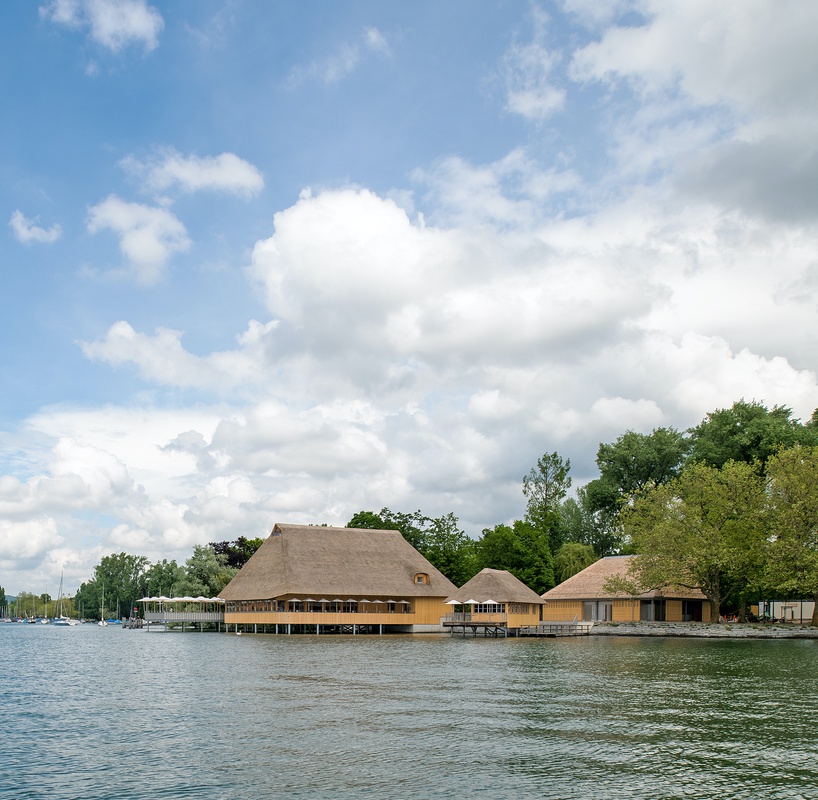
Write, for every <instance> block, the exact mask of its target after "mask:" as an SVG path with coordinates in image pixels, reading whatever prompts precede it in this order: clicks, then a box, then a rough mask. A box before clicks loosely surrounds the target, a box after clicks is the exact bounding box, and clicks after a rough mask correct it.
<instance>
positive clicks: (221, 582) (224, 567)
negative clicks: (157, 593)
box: [176, 544, 238, 597]
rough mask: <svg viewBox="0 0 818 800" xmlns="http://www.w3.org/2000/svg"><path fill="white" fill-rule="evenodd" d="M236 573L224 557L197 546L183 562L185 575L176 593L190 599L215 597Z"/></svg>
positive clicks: (208, 547)
mask: <svg viewBox="0 0 818 800" xmlns="http://www.w3.org/2000/svg"><path fill="white" fill-rule="evenodd" d="M237 572H238V570H237V569H236V568H235V567H230V566H228V564H227V558H226V557H225V556H223V555H217V554H216V552H215V551H214V550H213V548H212V547H210V546H206V545H198V544H197V545H195V546H194V548H193V555H191V556H190V558H188V560H187V561H186V562H185V575H184V578H183V579H182V581H181V583H180V584H179V586H177V587H176V591H177V592H178V593H179V594H180V595H191V596H192V597H198V596H199V595H203V596H204V597H215V596H216V595H217V594H218V593H219V592H220V591H221V590H222V589H224V587H225V586H227V584H228V583H230V581H231V580H232V579H233V576H234V575H235V574H236V573H237Z"/></svg>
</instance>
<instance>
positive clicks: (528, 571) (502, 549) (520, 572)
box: [476, 520, 554, 594]
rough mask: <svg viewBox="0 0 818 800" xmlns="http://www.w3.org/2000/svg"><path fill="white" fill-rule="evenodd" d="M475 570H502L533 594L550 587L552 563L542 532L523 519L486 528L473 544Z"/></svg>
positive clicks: (544, 535)
mask: <svg viewBox="0 0 818 800" xmlns="http://www.w3.org/2000/svg"><path fill="white" fill-rule="evenodd" d="M476 549H477V565H476V566H477V569H478V570H481V569H485V568H486V567H488V568H490V569H505V570H508V571H509V572H510V573H511V574H512V575H514V576H515V577H517V578H519V579H520V580H521V581H522V582H523V583H525V584H526V585H527V586H529V587H530V588H532V589H533V590H534V591H535V592H537V594H542V593H543V592H547V591H548V590H549V589H551V588H553V586H554V562H553V558H552V556H551V549H550V547H549V544H548V535H547V533H546V532H545V531H542V530H540V529H538V528H535V527H534V526H533V525H531V524H529V523H528V522H526V521H523V520H515V521H514V522H513V523H512V524H511V525H495V526H494V527H493V528H486V529H485V530H484V531H483V535H482V537H481V538H480V539H479V540H478V542H477V547H476Z"/></svg>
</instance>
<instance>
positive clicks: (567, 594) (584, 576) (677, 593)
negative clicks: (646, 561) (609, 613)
mask: <svg viewBox="0 0 818 800" xmlns="http://www.w3.org/2000/svg"><path fill="white" fill-rule="evenodd" d="M634 558H639V556H607V557H605V558H600V559H599V561H595V562H594V563H593V564H591V565H590V566H589V567H585V569H584V570H582V572H578V573H577V574H576V575H574V576H572V577H570V578H568V580H566V581H563V582H562V583H560V584H559V585H558V586H555V587H554V588H553V589H550V590H549V591H547V592H546V593H545V594H544V595H543V596H542V597H543V600H545V601H549V600H612V599H614V598H629V597H633V595H629V594H627V593H626V592H617V593H615V594H610V593H608V592H606V591H605V582H606V581H607V580H608V579H609V578H614V577H616V578H629V577H630V576H629V575H628V568H629V567H630V565H631V563H632V559H634ZM636 596H637V597H639V598H644V599H650V598H652V597H666V598H671V599H681V598H684V599H687V600H704V599H705V596H704V595H703V594H702V593H701V592H700V591H699V590H698V589H683V588H679V587H670V586H668V587H665V588H663V589H661V590H657V589H652V590H650V591H647V592H643V593H642V594H639V595H636Z"/></svg>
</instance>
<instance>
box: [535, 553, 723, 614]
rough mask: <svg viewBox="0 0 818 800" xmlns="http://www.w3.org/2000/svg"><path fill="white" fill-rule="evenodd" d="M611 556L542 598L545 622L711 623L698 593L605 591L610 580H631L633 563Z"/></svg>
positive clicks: (706, 604)
mask: <svg viewBox="0 0 818 800" xmlns="http://www.w3.org/2000/svg"><path fill="white" fill-rule="evenodd" d="M638 557H639V556H608V557H607V558H601V559H599V561H595V562H594V563H593V564H591V565H590V566H589V567H586V568H585V569H584V570H582V572H578V573H577V574H576V575H574V576H573V577H571V578H568V580H567V581H563V583H561V584H559V585H558V586H555V587H554V588H553V589H551V590H550V591H548V592H546V593H545V594H543V595H542V599H543V600H544V601H545V606H544V607H543V620H548V621H559V622H561V621H568V620H574V619H576V620H583V621H586V622H639V621H657V622H708V621H709V620H710V604H709V603H708V602H707V598H705V596H704V595H703V594H702V593H701V591H699V590H698V589H682V588H672V587H668V588H664V589H662V590H653V591H648V592H644V593H643V594H640V595H637V596H635V597H634V596H632V595H628V594H625V593H617V594H611V593H610V592H607V591H606V590H605V584H606V582H607V581H608V580H609V579H610V578H614V577H620V578H628V577H629V576H628V568H629V566H630V564H631V560H632V559H634V558H638Z"/></svg>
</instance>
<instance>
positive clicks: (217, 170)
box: [121, 148, 264, 197]
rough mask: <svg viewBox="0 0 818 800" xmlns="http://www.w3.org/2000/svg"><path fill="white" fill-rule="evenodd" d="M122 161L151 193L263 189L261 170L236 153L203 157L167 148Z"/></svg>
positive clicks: (254, 191)
mask: <svg viewBox="0 0 818 800" xmlns="http://www.w3.org/2000/svg"><path fill="white" fill-rule="evenodd" d="M121 164H122V166H123V168H124V169H125V170H126V171H127V172H128V173H130V174H131V175H132V176H133V177H134V178H135V179H137V180H138V181H139V182H140V184H141V185H142V186H143V187H144V188H145V189H146V190H147V191H151V192H166V191H169V190H173V189H177V190H178V191H181V192H185V193H192V192H200V191H213V192H227V193H229V194H237V195H242V196H245V197H254V196H255V195H257V194H258V193H259V192H260V191H261V190H262V189H263V188H264V178H263V177H262V174H261V172H259V170H258V169H257V168H256V167H254V166H253V165H252V164H250V163H249V162H248V161H245V160H244V159H242V158H239V157H238V156H237V155H235V154H233V153H221V154H220V155H218V156H206V157H204V158H200V157H198V156H195V155H190V156H184V155H182V154H181V153H179V152H177V151H176V150H174V149H173V148H166V149H164V150H160V151H159V152H158V153H156V154H155V155H154V156H153V157H151V158H149V159H147V160H144V161H140V160H139V159H137V158H135V157H134V156H128V157H127V158H125V159H123V160H122V162H121Z"/></svg>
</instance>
